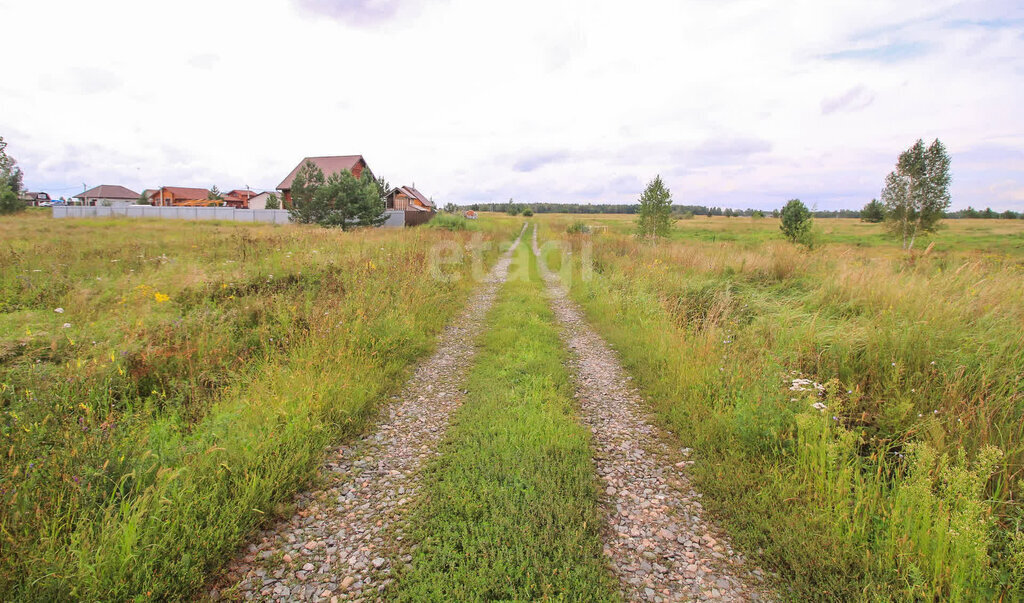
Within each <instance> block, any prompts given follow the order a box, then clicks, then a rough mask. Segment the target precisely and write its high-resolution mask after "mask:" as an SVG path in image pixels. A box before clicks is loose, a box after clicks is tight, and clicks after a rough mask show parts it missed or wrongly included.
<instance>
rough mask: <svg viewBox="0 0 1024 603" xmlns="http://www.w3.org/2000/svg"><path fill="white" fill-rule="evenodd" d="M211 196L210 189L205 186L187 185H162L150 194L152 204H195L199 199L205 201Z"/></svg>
mask: <svg viewBox="0 0 1024 603" xmlns="http://www.w3.org/2000/svg"><path fill="white" fill-rule="evenodd" d="M209 197H210V191H209V190H207V189H205V188H189V187H187V186H161V187H160V188H158V189H156V190H155V191H153V194H151V195H150V196H149V202H150V204H152V205H157V206H166V205H184V204H186V203H188V204H189V205H195V204H197V202H199V201H205V200H207V199H208V198H209Z"/></svg>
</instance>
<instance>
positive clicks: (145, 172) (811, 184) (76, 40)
mask: <svg viewBox="0 0 1024 603" xmlns="http://www.w3.org/2000/svg"><path fill="white" fill-rule="evenodd" d="M1022 16H1024V11H1022V9H1020V8H1018V7H1016V6H1015V5H1014V3H999V2H982V3H978V2H964V3H959V2H950V1H944V2H938V3H936V2H934V1H924V0H910V1H908V2H903V3H900V4H899V6H898V7H894V5H893V4H892V3H891V2H889V1H887V0H886V1H883V0H868V1H858V2H826V3H822V2H812V1H810V0H799V1H796V2H792V3H787V4H785V5H783V4H779V3H776V2H769V1H767V0H763V1H762V0H757V1H754V0H731V1H725V2H711V1H706V0H691V1H688V2H676V1H666V2H649V1H638V2H634V3H630V4H629V5H628V6H627V5H623V4H622V3H620V2H610V1H606V0H600V1H588V2H583V1H578V2H574V1H565V0H562V1H559V0H545V1H541V0H521V1H518V2H514V3H513V2H507V3H504V2H502V3H499V2H493V3H492V2H474V1H472V0H446V1H442V2H433V3H430V2H426V1H425V0H336V1H333V2H332V1H329V0H294V1H288V0H274V1H270V0H268V1H267V2H259V3H252V2H240V1H224V2H216V3H211V2H208V1H206V2H199V1H198V0H181V1H180V2H177V3H171V4H166V3H165V4H155V5H154V4H152V3H140V2H128V1H127V0H107V1H100V2H94V3H81V2H70V1H66V2H56V1H49V2H47V1H41V2H32V3H29V2H18V3H15V2H7V3H4V2H3V0H0V21H3V22H9V23H18V24H19V26H18V27H16V28H11V29H10V30H9V31H8V32H7V33H6V34H5V35H6V36H7V39H6V41H7V45H8V47H9V48H16V49H19V50H18V51H17V55H16V60H13V61H10V62H9V63H10V64H9V65H8V66H7V67H5V77H4V79H3V80H0V135H2V136H4V137H5V139H6V140H7V141H8V142H9V143H10V147H9V151H10V152H11V153H12V154H13V155H14V156H15V157H16V158H18V160H19V161H20V163H21V165H22V166H23V168H24V169H25V172H26V184H27V185H28V186H30V187H32V188H39V189H44V190H47V191H49V192H51V194H56V195H58V196H59V195H62V194H64V195H68V194H73V193H74V192H75V191H77V190H81V186H82V183H85V184H88V185H90V186H92V185H96V184H101V183H107V184H123V185H125V186H129V187H132V188H135V189H141V188H147V187H155V186H159V185H161V184H178V185H193V186H210V185H212V184H217V185H218V186H219V187H220V188H222V189H228V188H235V187H241V186H245V185H250V186H253V187H258V188H272V187H273V186H275V185H276V184H277V183H278V182H279V181H280V180H281V178H282V177H283V176H284V175H285V174H287V173H288V171H289V170H290V169H291V168H292V167H293V166H294V165H295V163H297V162H298V160H299V159H300V158H301V157H303V156H307V155H326V154H351V153H362V154H364V155H365V156H366V158H367V160H368V161H369V162H370V165H371V166H372V167H373V169H374V171H375V172H377V173H380V174H382V175H384V176H386V177H387V178H388V179H389V180H391V181H392V182H393V183H411V182H413V181H415V182H416V184H417V186H418V187H419V188H420V189H421V190H423V191H424V192H426V193H427V194H429V195H431V196H432V197H434V198H435V199H438V200H442V201H448V200H453V201H457V202H470V201H474V200H505V199H507V198H508V197H515V198H516V199H517V200H522V201H543V200H550V201H562V200H565V201H577V200H578V201H604V202H629V201H632V200H634V199H635V198H636V196H637V195H638V194H639V189H640V188H641V187H642V186H643V184H644V183H645V182H647V181H648V180H649V179H650V178H651V177H653V175H654V174H656V173H661V174H662V175H663V176H664V177H665V178H666V181H667V183H668V185H669V186H670V187H671V188H672V189H673V191H674V193H675V198H676V200H677V202H679V203H708V204H715V205H732V206H736V207H747V206H760V207H766V208H770V207H777V206H779V205H780V204H781V203H782V202H784V201H785V200H786V199H788V198H791V197H801V198H803V199H804V200H806V201H809V202H811V203H816V204H817V205H818V206H819V207H822V208H827V207H838V206H846V207H857V206H860V205H862V204H863V203H864V202H865V201H866V200H867V199H870V198H871V197H873V196H877V195H878V192H879V190H880V189H881V186H882V180H883V178H884V176H885V173H886V172H888V171H889V170H891V169H892V165H893V163H894V162H895V159H896V155H897V154H898V153H899V152H900V151H901V150H903V149H905V148H906V147H908V146H910V145H911V144H912V143H913V142H914V141H915V140H916V139H917V138H919V137H921V138H926V139H930V138H933V137H936V136H937V137H940V138H942V140H943V141H944V142H945V143H946V144H947V146H948V148H949V149H950V152H951V154H952V156H953V169H954V185H953V193H954V204H955V205H966V204H967V203H971V204H973V205H975V206H979V205H981V206H984V205H992V206H993V208H1002V209H1005V208H1016V209H1021V208H1022V205H1024V200H1022V199H1021V198H1020V194H1019V191H1020V190H1022V189H1024V166H1021V165H1020V164H1019V162H1013V161H1005V160H1002V159H1001V158H1000V156H999V155H998V154H993V153H989V154H985V153H978V152H976V151H977V149H987V148H991V147H993V145H998V146H1000V148H1008V149H1010V150H1016V151H1019V150H1020V149H1021V146H1020V144H1021V141H1022V140H1024V115H1022V114H1021V112H1020V111H1019V110H1017V106H1016V105H1017V102H1018V99H1019V98H1020V96H1021V92H1024V89H1022V88H1024V86H1022V84H1021V82H1022V81H1024V78H1022V77H1021V74H1022V73H1024V58H1022V57H1024V36H1022V32H1024V23H1022V22H1021V20H1020V18H1021V17H1022Z"/></svg>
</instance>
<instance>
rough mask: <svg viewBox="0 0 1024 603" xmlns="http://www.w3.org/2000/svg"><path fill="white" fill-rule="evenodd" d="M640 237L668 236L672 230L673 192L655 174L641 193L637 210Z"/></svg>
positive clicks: (637, 232) (637, 230)
mask: <svg viewBox="0 0 1024 603" xmlns="http://www.w3.org/2000/svg"><path fill="white" fill-rule="evenodd" d="M636 214H637V215H636V234H637V236H638V237H667V236H668V235H669V233H670V232H671V231H672V223H673V222H674V220H673V219H672V192H671V191H670V190H668V188H667V187H666V186H665V183H664V182H662V181H661V176H655V178H654V180H651V182H650V183H649V184H648V185H647V188H645V189H644V192H643V194H642V195H640V207H639V208H637V211H636Z"/></svg>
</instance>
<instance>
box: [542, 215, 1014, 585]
mask: <svg viewBox="0 0 1024 603" xmlns="http://www.w3.org/2000/svg"><path fill="white" fill-rule="evenodd" d="M577 221H579V220H578V218H576V217H572V216H560V217H550V218H546V219H544V220H543V221H542V223H543V224H544V226H545V227H546V233H547V237H548V238H549V239H550V240H553V241H555V242H556V243H558V244H560V245H568V246H570V247H571V248H572V249H573V250H574V251H575V252H576V253H575V254H573V256H572V257H573V258H575V260H573V261H572V262H573V263H574V265H572V266H568V265H567V266H562V271H563V273H564V277H565V279H566V280H567V281H568V282H571V285H572V292H573V295H574V297H575V298H576V299H577V300H578V301H579V302H580V303H581V305H583V307H584V308H585V309H586V311H587V313H588V316H589V317H590V319H591V320H592V321H593V323H594V324H595V326H596V327H597V328H598V330H599V331H601V332H602V333H603V334H604V336H605V337H606V338H607V339H608V340H609V341H611V342H612V343H613V344H614V345H615V346H616V348H617V350H618V351H619V352H620V354H621V357H622V360H623V362H624V363H625V364H626V366H627V368H628V369H629V370H631V371H632V373H633V374H634V375H635V376H636V378H637V379H638V380H639V381H640V384H641V389H642V390H643V391H644V393H645V395H646V397H647V399H648V401H649V402H650V403H651V404H652V405H653V406H654V408H655V410H656V412H657V415H658V416H659V418H660V420H661V421H662V422H663V423H664V424H666V425H669V426H671V427H672V428H674V430H675V431H676V432H677V433H679V434H680V439H681V443H683V444H684V445H686V446H688V447H692V448H693V449H695V450H697V451H699V452H700V455H701V456H700V458H699V459H698V461H697V463H696V464H695V466H694V467H693V468H692V474H693V476H694V478H695V479H696V482H697V484H698V486H699V487H700V488H701V489H702V491H703V492H704V493H705V496H706V499H707V500H708V503H709V505H710V506H711V508H712V509H713V510H714V511H715V513H716V514H717V515H718V516H719V518H720V519H721V520H722V522H723V524H724V525H725V527H726V528H727V530H728V531H729V532H730V534H732V535H733V537H734V538H735V539H736V540H737V541H738V542H739V543H740V544H741V545H742V546H744V547H745V548H746V549H747V550H749V551H752V552H755V553H757V554H758V556H759V557H760V558H761V559H762V561H763V563H765V564H766V565H767V566H769V567H771V568H772V569H773V570H775V571H776V572H778V574H779V575H780V577H781V580H782V582H783V583H786V584H787V585H788V586H789V588H791V589H792V591H793V594H794V596H796V597H798V598H805V597H809V598H838V599H842V600H847V599H860V598H865V599H875V598H893V599H902V600H907V599H932V598H937V599H954V600H963V599H977V598H982V599H998V598H1000V597H1002V598H1006V597H1009V598H1011V599H1012V598H1016V597H1018V596H1019V594H1020V592H1021V591H1020V589H1021V588H1022V587H1024V510H1022V507H1021V503H1020V499H1021V496H1022V494H1024V481H1022V476H1024V464H1022V463H1024V353H1022V350H1024V223H1021V222H1019V221H997V220H988V221H985V220H973V221H968V220H964V221H956V222H951V223H949V227H948V229H946V230H945V231H942V232H940V233H939V234H938V235H937V236H936V237H934V238H933V239H932V241H934V246H933V247H932V249H931V250H929V251H928V253H921V252H920V251H919V252H918V253H916V254H914V255H912V256H908V255H907V254H906V253H904V252H902V251H901V250H900V249H899V248H898V246H896V245H894V244H893V243H892V242H891V241H889V240H888V239H887V238H886V237H885V236H884V231H883V230H882V228H881V226H880V225H870V224H862V223H859V222H855V221H852V220H818V223H819V227H820V229H821V233H820V239H821V245H820V246H819V247H818V248H817V249H815V250H813V251H807V250H803V249H799V248H797V247H794V246H792V245H789V244H788V243H784V242H782V241H781V240H779V237H778V236H777V234H776V232H777V224H778V223H777V221H775V220H771V219H763V220H754V219H750V218H717V219H710V220H709V219H707V218H695V219H693V220H685V221H680V222H678V223H677V225H676V230H675V232H674V234H673V236H672V240H671V242H669V243H663V244H660V245H652V244H647V243H643V242H638V241H637V240H635V239H633V238H631V237H629V236H628V234H627V233H628V230H629V228H630V222H629V221H628V219H626V218H622V217H599V218H596V219H584V220H583V222H584V223H585V224H587V225H588V226H590V227H592V231H593V233H594V234H589V235H586V234H584V235H579V234H577V235H567V234H566V230H567V227H568V226H569V225H570V224H572V223H573V222H577ZM594 227H596V228H594ZM932 241H925V242H924V244H923V245H922V249H924V248H926V246H927V245H928V244H929V243H930V242H932ZM550 247H551V248H550V253H549V257H550V258H551V261H552V262H553V263H557V262H558V261H559V258H561V257H563V254H562V253H560V252H558V246H557V245H552V246H550ZM587 257H589V258H592V263H590V262H588V266H587V270H586V271H585V272H581V270H580V269H581V266H582V264H581V263H580V259H581V258H587Z"/></svg>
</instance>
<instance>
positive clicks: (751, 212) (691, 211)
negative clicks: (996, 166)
mask: <svg viewBox="0 0 1024 603" xmlns="http://www.w3.org/2000/svg"><path fill="white" fill-rule="evenodd" d="M463 207H464V208H465V209H472V210H474V211H496V212H510V211H511V212H514V213H517V214H518V213H521V212H522V211H523V210H525V209H529V210H531V211H533V212H534V213H538V214H635V213H636V210H637V208H638V207H639V205H636V204H630V205H620V204H611V203H602V204H593V205H591V204H586V203H507V202H506V203H473V204H471V205H467V206H463ZM672 212H673V213H675V214H677V215H679V216H726V217H732V216H748V217H750V216H758V217H765V216H773V217H778V215H779V210H777V209H776V210H773V211H766V210H760V209H750V208H747V209H732V208H729V207H708V206H705V205H673V206H672ZM812 213H813V214H814V217H815V218H860V217H861V215H860V214H861V212H860V210H857V209H840V210H828V211H823V210H817V211H813V212H812ZM945 216H946V217H947V218H951V219H957V218H989V219H997V218H999V219H1008V220H1018V219H1024V212H1015V211H1011V210H1006V211H1004V212H996V211H994V210H992V209H990V208H986V209H983V210H979V209H974V208H973V207H968V208H967V209H961V210H957V211H953V212H947V213H946V214H945Z"/></svg>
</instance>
